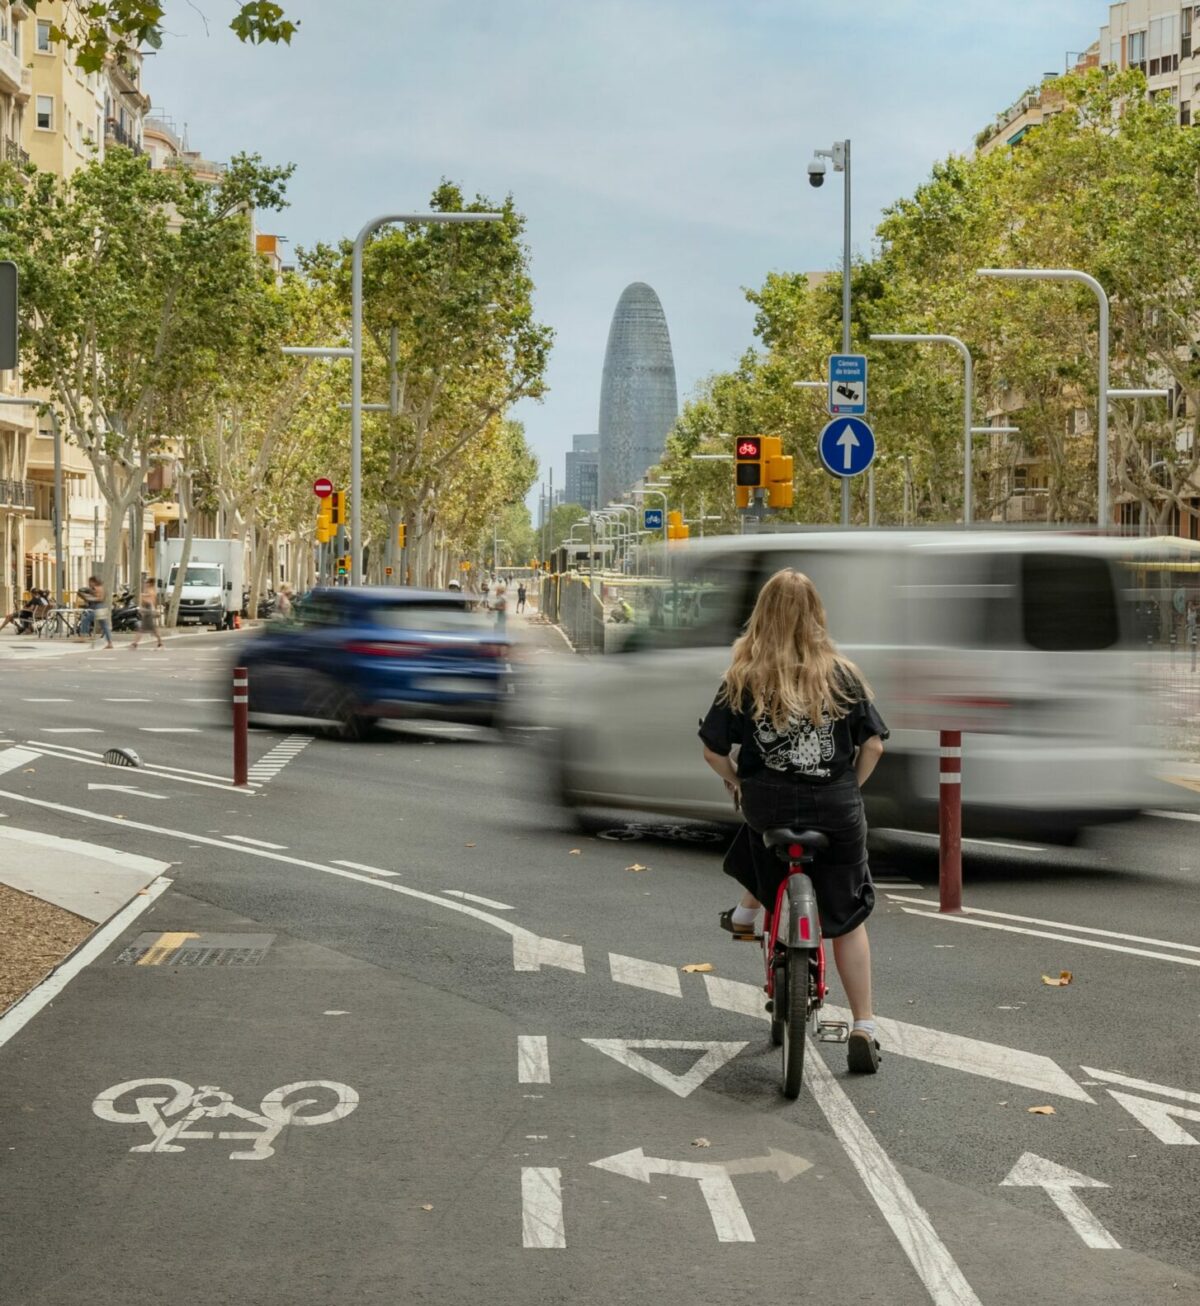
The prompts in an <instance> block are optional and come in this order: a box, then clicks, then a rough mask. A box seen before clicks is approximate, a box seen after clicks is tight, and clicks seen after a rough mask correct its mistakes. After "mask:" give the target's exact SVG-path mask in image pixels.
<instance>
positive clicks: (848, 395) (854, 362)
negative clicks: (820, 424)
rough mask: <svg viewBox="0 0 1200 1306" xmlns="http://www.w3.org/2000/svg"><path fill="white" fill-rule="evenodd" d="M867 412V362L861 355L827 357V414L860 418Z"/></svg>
mask: <svg viewBox="0 0 1200 1306" xmlns="http://www.w3.org/2000/svg"><path fill="white" fill-rule="evenodd" d="M866 411H867V360H866V357H865V355H863V354H831V355H830V356H829V412H830V413H831V415H833V416H834V417H836V416H838V415H839V414H841V415H842V416H846V417H862V416H864V415H865V414H866Z"/></svg>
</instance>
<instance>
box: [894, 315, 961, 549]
mask: <svg viewBox="0 0 1200 1306" xmlns="http://www.w3.org/2000/svg"><path fill="white" fill-rule="evenodd" d="M871 339H872V340H882V341H887V342H889V343H894V344H939V345H951V346H953V348H955V349H957V350H958V352H959V354H960V355H961V356H962V361H963V525H964V526H970V525H971V522H972V521H973V520H974V511H973V502H972V500H973V493H972V491H973V480H972V478H973V474H974V470H975V469H974V465H973V463H974V460H973V457H972V450H971V429H972V428H971V422H972V417H971V411H972V409H973V408H974V406H975V364H974V361H973V360H972V358H971V351H970V350H969V349H968V348H967V346H966V345H965V344H963V342H962V341H961V340H960V339H959V338H958V337H957V336H945V335H933V334H929V333H926V332H921V333H919V334H914V333H906V334H897V333H891V332H889V333H887V334H880V335H872V336H871Z"/></svg>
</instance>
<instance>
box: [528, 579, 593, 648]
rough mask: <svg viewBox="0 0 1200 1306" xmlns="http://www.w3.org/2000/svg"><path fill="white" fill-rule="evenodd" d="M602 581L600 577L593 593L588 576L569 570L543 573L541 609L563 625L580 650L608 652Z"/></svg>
mask: <svg viewBox="0 0 1200 1306" xmlns="http://www.w3.org/2000/svg"><path fill="white" fill-rule="evenodd" d="M600 590H601V581H600V578H599V577H596V590H595V592H593V590H592V588H591V586H590V585H589V583H588V578H587V577H586V576H576V575H572V574H571V573H570V572H566V573H564V574H562V575H558V576H543V577H542V578H541V584H540V587H539V591H538V610H539V611H540V612H541V614H542V615H543V616H544V617H545V618H546V619H547V621H552V622H554V623H555V624H556V625H558V626H561V627H562V630H563V633H564V634H565V635H566V637H567V638H568V639H569V640H570V641H571V643H572V644H573V645H574V647H575V649H576V650H577V651H578V652H580V653H602V652H603V651H604V607H603V605H602V604H601V602H600V598H599V594H600Z"/></svg>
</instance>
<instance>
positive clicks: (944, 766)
mask: <svg viewBox="0 0 1200 1306" xmlns="http://www.w3.org/2000/svg"><path fill="white" fill-rule="evenodd" d="M938 753H939V760H938V896H939V899H940V905H939V907H938V910H939V911H962V731H961V730H943V731H942V733H941V739H940V747H939V749H938Z"/></svg>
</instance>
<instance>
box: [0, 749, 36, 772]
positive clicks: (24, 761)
mask: <svg viewBox="0 0 1200 1306" xmlns="http://www.w3.org/2000/svg"><path fill="white" fill-rule="evenodd" d="M39 757H41V753H35V752H33V751H32V750H31V749H28V748H6V749H5V750H4V752H3V753H0V775H3V774H4V773H5V771H15V770H16V769H17V767H19V766H28V765H29V763H30V762H36V761H37V760H38V758H39Z"/></svg>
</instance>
